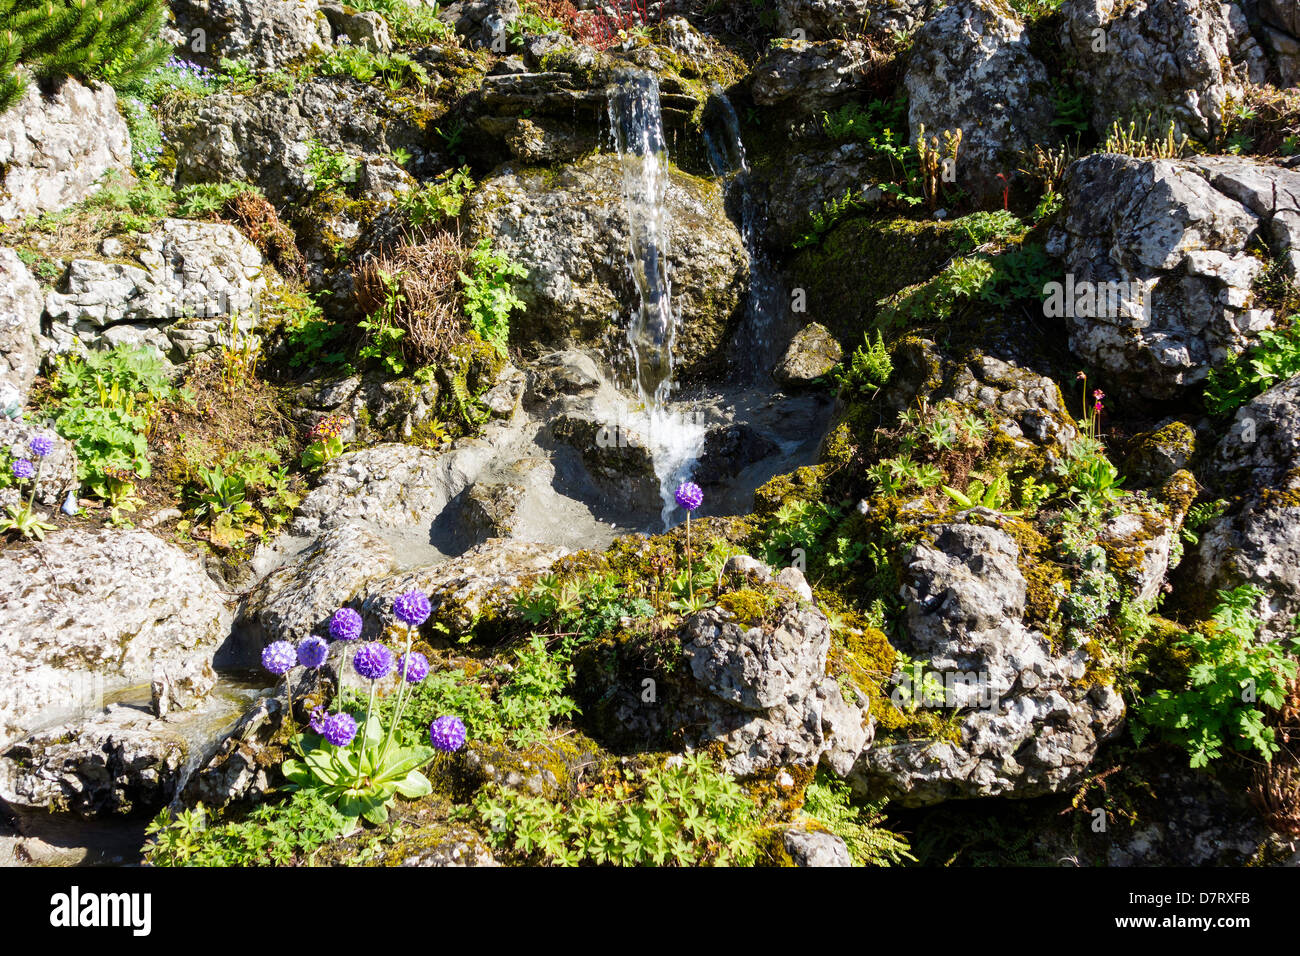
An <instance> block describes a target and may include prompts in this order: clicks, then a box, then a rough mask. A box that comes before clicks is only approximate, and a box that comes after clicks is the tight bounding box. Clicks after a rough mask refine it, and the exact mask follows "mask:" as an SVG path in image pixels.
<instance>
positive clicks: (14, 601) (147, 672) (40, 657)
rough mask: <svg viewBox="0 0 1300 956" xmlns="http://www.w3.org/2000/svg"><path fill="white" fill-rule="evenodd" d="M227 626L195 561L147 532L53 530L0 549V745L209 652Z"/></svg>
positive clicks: (226, 615) (219, 599)
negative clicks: (0, 666) (159, 668)
mask: <svg viewBox="0 0 1300 956" xmlns="http://www.w3.org/2000/svg"><path fill="white" fill-rule="evenodd" d="M229 630H230V611H229V610H228V609H227V606H226V602H225V597H224V595H223V594H222V592H221V591H220V589H219V588H218V587H217V585H216V584H215V583H213V581H212V580H211V579H210V578H209V577H208V576H207V575H206V574H205V573H204V571H203V569H202V566H201V565H200V564H199V562H198V561H197V560H195V559H194V558H192V557H190V556H189V555H187V554H185V552H183V551H181V550H180V549H179V548H177V547H175V546H173V545H170V544H167V543H165V542H163V541H161V540H160V539H158V538H156V537H154V536H153V535H152V534H150V533H148V532H146V531H139V530H134V529H125V530H123V529H114V530H107V529H105V530H102V531H60V532H55V533H52V534H51V535H50V536H49V537H48V538H47V539H46V540H45V541H44V542H43V543H41V544H39V545H36V546H34V547H29V548H20V549H12V550H9V551H5V552H2V553H0V652H2V653H3V656H4V659H5V660H6V661H7V662H8V666H7V667H6V668H5V671H4V674H3V675H0V742H7V741H10V740H13V739H14V738H15V737H17V736H18V735H20V734H21V733H22V732H23V731H24V730H31V729H33V728H34V727H35V726H37V725H39V724H44V723H48V722H52V721H54V720H57V719H61V718H62V717H63V716H65V715H66V714H67V713H69V712H76V711H78V710H81V709H84V708H86V707H94V706H99V702H100V701H102V695H103V694H104V693H109V692H112V691H113V690H114V689H116V688H119V687H127V686H131V685H135V684H148V683H149V682H150V681H151V680H152V678H153V672H154V667H155V666H156V665H158V664H163V665H167V666H172V665H177V666H181V667H185V666H188V665H191V664H192V663H193V662H196V661H211V660H212V658H213V654H214V652H216V651H217V649H218V647H219V645H220V644H221V642H222V641H224V640H225V639H226V637H227V635H228V633H229Z"/></svg>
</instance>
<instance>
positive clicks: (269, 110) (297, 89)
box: [164, 78, 427, 212]
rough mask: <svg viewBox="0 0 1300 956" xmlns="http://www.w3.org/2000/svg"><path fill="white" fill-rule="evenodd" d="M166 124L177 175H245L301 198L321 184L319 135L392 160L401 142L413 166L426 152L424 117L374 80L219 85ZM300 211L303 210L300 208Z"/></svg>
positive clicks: (272, 193) (285, 199)
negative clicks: (246, 89)
mask: <svg viewBox="0 0 1300 956" xmlns="http://www.w3.org/2000/svg"><path fill="white" fill-rule="evenodd" d="M164 131H165V132H166V134H167V136H168V140H169V141H170V142H173V143H175V144H176V182H177V184H178V185H185V184H189V183H223V182H239V181H244V182H248V183H252V184H253V185H255V186H257V187H258V188H259V189H261V190H262V192H263V193H264V194H265V195H266V198H267V199H269V200H270V201H271V202H273V203H275V204H277V205H279V206H282V207H283V206H285V205H291V206H301V205H303V204H305V203H306V202H307V201H308V200H309V197H310V196H311V194H312V193H313V192H314V191H315V185H314V183H313V181H312V177H311V174H310V171H309V167H308V163H307V157H308V154H309V152H310V151H311V146H312V143H313V142H318V143H320V144H321V145H322V146H323V147H324V148H326V149H330V150H335V151H340V152H345V153H347V154H348V155H349V156H351V157H352V158H354V159H357V160H359V161H360V160H366V161H370V160H374V161H376V162H378V161H380V160H381V159H384V160H386V158H387V157H389V156H391V154H392V152H393V151H394V150H395V149H398V148H399V147H400V148H402V149H405V150H407V151H408V152H410V153H411V154H412V157H413V162H412V163H411V164H408V165H410V166H412V167H413V168H415V167H418V165H419V163H420V162H421V161H422V160H423V159H424V158H425V156H426V154H427V148H426V145H425V137H424V133H423V131H422V130H421V129H420V127H419V125H418V123H417V122H416V121H414V120H413V119H412V118H410V117H409V116H406V115H404V114H403V113H402V111H401V110H399V109H397V108H396V107H395V106H394V104H393V101H392V99H391V98H390V97H388V96H387V95H386V94H384V93H383V92H381V91H380V90H378V89H376V88H375V87H371V86H365V85H362V84H360V83H354V82H350V81H343V80H338V79H329V78H321V79H315V80H310V81H307V82H305V83H299V84H296V85H295V86H294V88H293V89H292V90H291V91H289V92H287V93H286V92H282V91H281V90H278V89H277V90H267V91H263V92H258V93H252V94H249V95H247V96H243V95H237V94H232V93H220V94H216V95H214V96H208V97H204V98H203V99H201V100H199V101H197V102H196V103H194V104H193V106H191V107H188V108H186V109H184V110H179V111H177V113H176V114H175V116H174V117H173V118H171V119H169V120H168V121H167V122H166V124H165V128H164ZM295 211H296V212H297V211H298V210H295Z"/></svg>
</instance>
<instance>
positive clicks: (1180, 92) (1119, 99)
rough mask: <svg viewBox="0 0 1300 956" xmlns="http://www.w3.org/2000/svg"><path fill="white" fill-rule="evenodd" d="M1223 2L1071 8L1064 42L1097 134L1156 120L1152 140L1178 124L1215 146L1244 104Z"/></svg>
mask: <svg viewBox="0 0 1300 956" xmlns="http://www.w3.org/2000/svg"><path fill="white" fill-rule="evenodd" d="M1229 6H1230V5H1229V4H1224V3H1220V2H1219V0H1153V2H1148V0H1135V2H1133V3H1115V2H1114V0H1068V2H1067V3H1066V4H1065V5H1064V7H1063V8H1062V12H1063V14H1064V16H1065V23H1064V24H1063V25H1062V27H1061V42H1062V44H1063V45H1064V47H1065V49H1066V51H1067V53H1068V54H1069V55H1070V56H1072V57H1073V58H1074V59H1075V61H1076V62H1077V63H1078V64H1079V68H1078V76H1079V79H1080V80H1081V81H1082V83H1083V84H1084V86H1085V87H1086V88H1087V90H1088V92H1089V93H1090V94H1091V101H1092V123H1093V127H1094V129H1095V130H1096V131H1097V132H1098V133H1100V134H1102V135H1104V134H1105V132H1106V130H1107V129H1108V128H1109V127H1110V124H1111V123H1112V122H1114V121H1116V120H1120V121H1122V122H1124V123H1125V124H1127V123H1128V122H1129V121H1131V120H1137V121H1139V122H1141V121H1142V120H1143V119H1144V118H1145V117H1147V116H1150V117H1152V125H1153V126H1155V127H1157V128H1156V129H1155V130H1154V132H1155V133H1156V134H1157V135H1162V134H1163V132H1164V126H1165V125H1166V124H1167V123H1168V122H1169V121H1170V120H1172V121H1174V123H1175V124H1176V125H1177V127H1178V128H1179V129H1180V130H1181V131H1182V132H1185V133H1187V134H1188V135H1190V136H1192V137H1194V138H1196V139H1200V140H1204V141H1207V142H1208V141H1211V140H1213V139H1214V138H1216V137H1217V136H1218V135H1219V134H1220V133H1221V132H1222V130H1223V127H1224V122H1225V116H1224V110H1225V108H1226V106H1227V105H1228V103H1229V101H1231V100H1235V101H1236V102H1241V96H1242V82H1241V78H1240V77H1239V76H1238V75H1237V74H1238V71H1237V70H1236V69H1235V68H1234V65H1233V62H1232V60H1233V57H1234V53H1235V52H1236V51H1235V49H1234V46H1235V44H1234V43H1233V40H1234V37H1235V36H1236V29H1235V28H1234V24H1233V23H1232V22H1231V20H1230V15H1229V11H1228V7H1229Z"/></svg>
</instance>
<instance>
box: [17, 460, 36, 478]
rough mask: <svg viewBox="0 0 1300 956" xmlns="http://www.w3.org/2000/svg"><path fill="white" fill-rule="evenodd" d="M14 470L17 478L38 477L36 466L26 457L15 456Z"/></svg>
mask: <svg viewBox="0 0 1300 956" xmlns="http://www.w3.org/2000/svg"><path fill="white" fill-rule="evenodd" d="M13 472H14V477H15V478H34V477H36V466H35V465H33V464H32V463H31V462H30V461H28V460H27V459H26V458H15V459H14V463H13Z"/></svg>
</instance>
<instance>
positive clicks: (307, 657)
mask: <svg viewBox="0 0 1300 956" xmlns="http://www.w3.org/2000/svg"><path fill="white" fill-rule="evenodd" d="M329 652H330V649H329V645H328V644H326V643H325V641H324V639H322V638H319V637H317V636H316V635H314V634H313V635H312V636H311V637H307V638H304V639H303V640H302V642H301V643H300V644H299V645H298V663H299V664H301V665H302V666H303V667H305V668H307V669H308V670H313V671H314V670H316V668H318V667H320V666H321V665H322V664H324V663H325V658H326V657H328V656H329Z"/></svg>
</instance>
